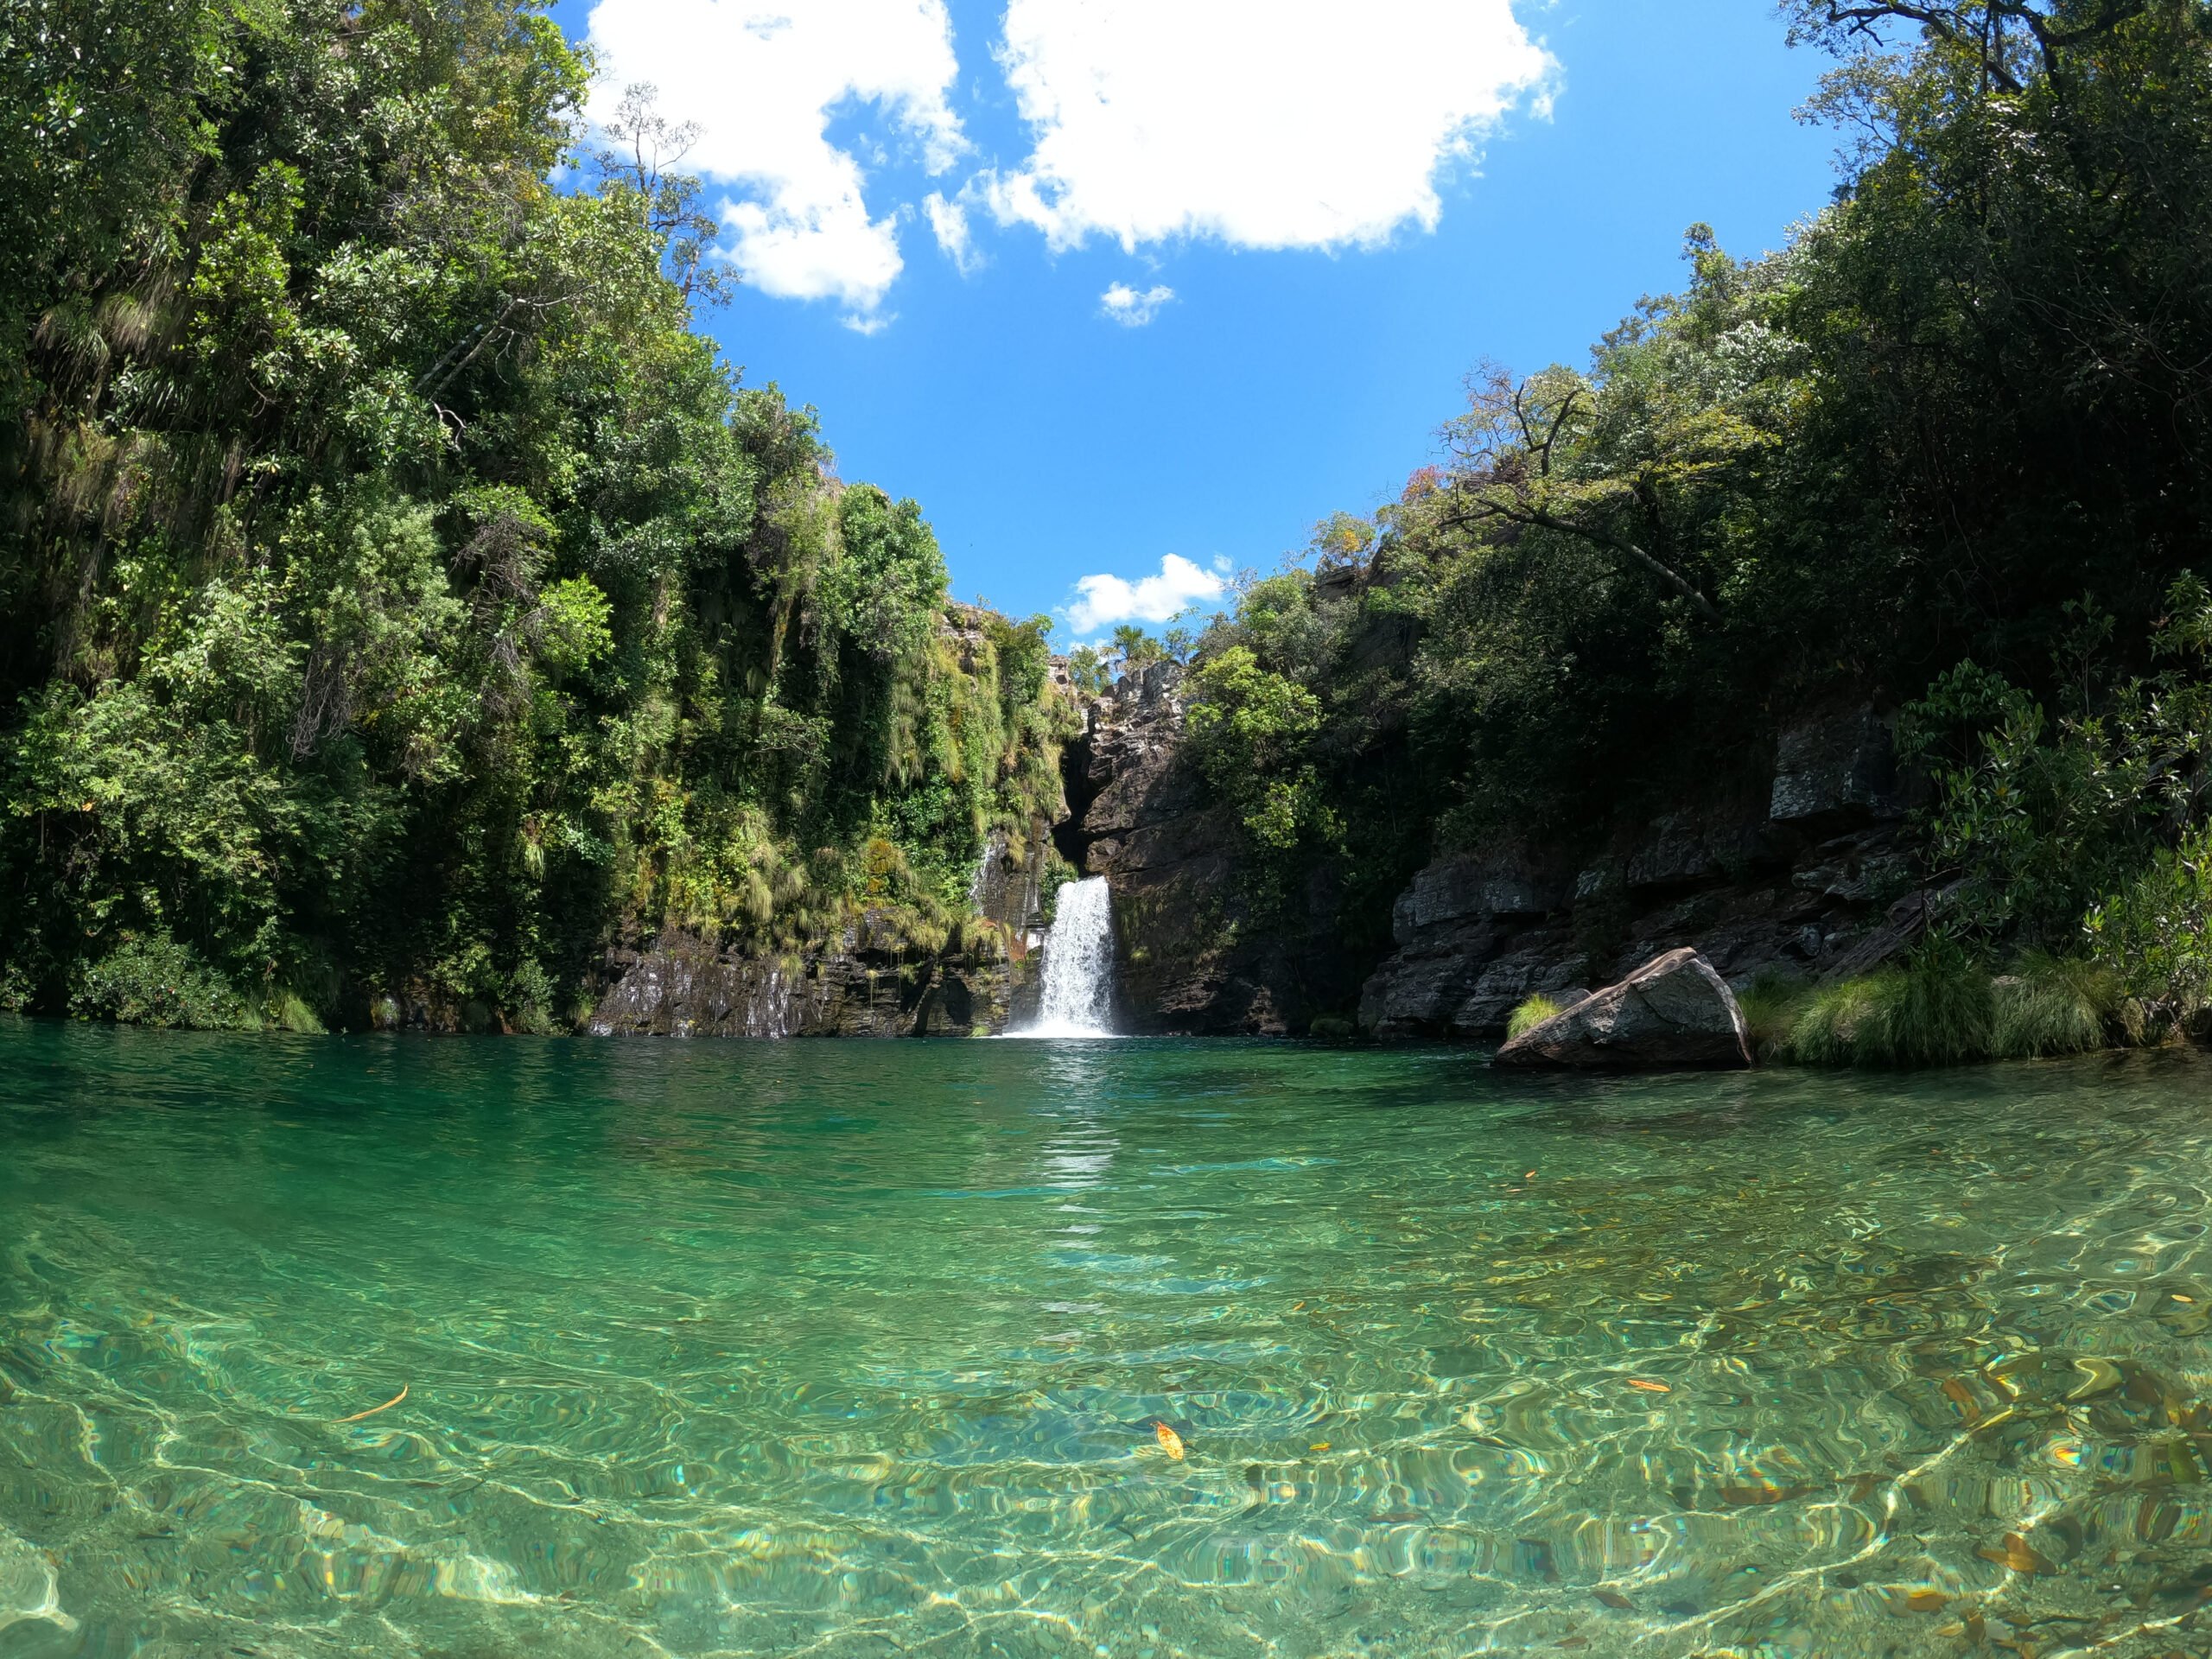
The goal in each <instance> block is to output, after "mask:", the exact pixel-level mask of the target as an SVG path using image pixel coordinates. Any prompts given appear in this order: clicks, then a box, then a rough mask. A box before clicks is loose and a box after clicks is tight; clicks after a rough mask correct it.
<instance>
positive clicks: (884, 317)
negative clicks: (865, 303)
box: [837, 311, 899, 335]
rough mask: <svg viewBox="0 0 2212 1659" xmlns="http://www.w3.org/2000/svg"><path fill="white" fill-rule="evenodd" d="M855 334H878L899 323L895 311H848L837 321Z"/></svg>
mask: <svg viewBox="0 0 2212 1659" xmlns="http://www.w3.org/2000/svg"><path fill="white" fill-rule="evenodd" d="M837 321H840V322H842V323H843V324H844V325H845V327H848V328H849V329H851V330H852V331H853V332H854V333H855V334H870V335H873V334H881V333H882V332H883V331H884V330H885V329H887V328H888V327H890V326H891V325H892V324H893V323H894V322H896V321H899V314H898V313H897V312H896V311H849V312H847V313H846V314H845V315H843V316H842V317H840V318H838V319H837Z"/></svg>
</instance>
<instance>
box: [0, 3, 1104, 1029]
mask: <svg viewBox="0 0 2212 1659" xmlns="http://www.w3.org/2000/svg"><path fill="white" fill-rule="evenodd" d="M585 83H586V66H585V64H584V63H583V62H582V61H581V60H580V59H579V58H578V56H577V55H576V54H575V53H574V52H573V51H571V49H570V48H569V47H568V46H567V45H566V44H565V43H564V41H563V38H562V35H561V34H560V31H559V30H558V29H556V27H555V26H554V24H553V23H552V22H550V20H548V19H547V18H546V17H544V16H542V15H541V14H540V10H539V9H538V7H537V5H536V4H535V3H533V0H176V3H173V4H163V5H158V6H148V5H143V4H138V3H132V0H22V3H19V4H16V5H12V6H10V7H8V8H6V9H5V10H0V107H4V108H6V109H7V110H9V111H10V120H9V121H8V123H7V124H6V129H5V130H4V131H0V1003H4V1004H9V1005H14V1006H18V1007H23V1006H29V1007H44V1008H52V1009H59V1008H63V1007H67V1008H73V1009H75V1010H78V1011H79V1012H84V1013H95V1014H112V1015H117V1016H120V1017H124V1018H132V1019H145V1020H162V1021H171V1022H183V1023H193V1024H238V1023H251V1022H253V1021H255V1020H263V1019H277V1020H284V1021H287V1022H289V1023H294V1024H302V1025H304V1024H308V1023H310V1022H312V1021H315V1020H333V1019H347V1020H353V1019H358V1018H360V1017H363V1016H364V1015H365V1013H366V1012H367V1010H368V1009H369V1007H371V1005H372V1002H375V1001H383V1000H385V999H394V998H406V999H412V1000H415V1001H418V1002H421V1003H423V1004H426V1005H428V1006H429V1007H433V1008H440V1009H443V1010H446V1011H448V1013H449V1014H461V1012H462V1011H466V1017H467V1018H468V1019H469V1020H473V1021H475V1022H486V1023H488V1022H492V1021H495V1020H496V1021H500V1022H504V1023H506V1024H509V1025H512V1026H518V1027H549V1026H553V1025H557V1024H560V1023H563V1022H564V1021H566V1020H569V1019H571V1018H573V1017H574V1015H575V1012H576V1001H577V998H578V997H579V995H581V994H582V988H583V987H584V983H585V979H586V976H587V975H588V970H589V969H590V967H591V965H592V963H594V961H595V960H596V959H598V957H600V956H601V955H602V954H603V951H604V949H605V947H606V945H607V944H608V942H609V941H610V939H612V938H614V937H615V936H617V935H618V934H620V932H622V931H625V930H626V929H643V930H645V931H651V930H652V929H654V928H656V927H658V926H659V925H662V924H663V923H664V921H676V922H681V923H684V924H687V925H693V926H696V927H700V928H703V929H706V930H709V931H717V932H720V933H721V934H722V935H724V936H725V937H728V938H732V939H734V940H735V941H737V942H738V943H740V944H747V945H750V946H752V947H754V948H758V949H761V950H776V949H791V948H795V947H797V946H799V945H801V944H804V943H806V942H808V941H810V940H818V939H821V938H825V937H829V936H831V935H833V934H834V933H835V932H836V930H837V929H838V928H839V927H840V926H842V923H843V920H844V918H846V916H847V915H848V914H849V912H851V911H852V910H853V908H854V907H855V906H861V905H868V906H876V907H879V908H880V909H881V910H882V911H883V912H885V913H886V914H887V915H888V916H889V917H890V918H892V920H893V925H896V926H903V927H904V928H905V930H906V936H907V937H908V938H910V939H912V941H913V942H914V943H915V944H917V945H918V946H920V947H922V948H934V947H935V946H937V945H938V944H942V943H943V942H944V938H945V935H946V932H947V931H948V929H949V928H951V927H953V926H956V925H957V924H958V923H959V921H960V920H961V918H962V915H963V912H964V911H965V908H966V905H967V898H966V895H967V891H968V887H969V880H970V878H971V876H972V874H973V871H974V868H975V865H976V857H977V855H978V852H979V849H980V847H981V844H982V837H983V836H985V834H986V833H987V832H988V829H990V828H991V826H992V825H993V824H994V823H1001V824H1004V825H1006V826H1008V827H1009V828H1011V829H1014V831H1015V832H1016V833H1020V832H1021V831H1023V830H1025V829H1027V824H1028V822H1029V819H1030V817H1031V815H1032V814H1033V812H1035V811H1037V810H1040V809H1049V808H1050V807H1051V806H1052V804H1054V803H1056V801H1057V798H1058V770H1057V765H1056V745H1057V743H1058V740H1059V738H1060V737H1061V736H1062V735H1064V734H1065V733H1064V725H1063V722H1064V721H1065V719H1066V718H1067V716H1066V715H1065V709H1063V707H1062V706H1061V704H1060V703H1059V702H1058V701H1057V700H1056V698H1055V696H1054V694H1053V693H1052V690H1051V689H1050V687H1049V685H1048V676H1047V667H1048V662H1047V657H1046V645H1045V639H1044V627H1043V624H1042V622H1041V620H1039V621H1033V622H1031V623H1028V624H1023V625H1020V626H1016V625H1013V624H1009V623H1007V622H1006V621H1005V620H1002V619H1000V618H997V617H994V616H989V615H987V614H983V613H970V612H967V611H964V610H958V609H955V608H952V607H948V605H947V603H946V597H945V572H944V563H943V560H942V558H941V557H940V556H939V553H938V548H937V544H936V542H935V540H934V538H933V537H932V536H931V532H930V529H929V526H928V525H927V524H925V522H924V521H923V519H922V518H921V516H920V514H919V512H918V509H917V508H916V506H915V505H914V504H913V503H912V502H911V501H893V500H891V499H888V498H887V496H886V495H885V494H884V493H882V492H880V491H879V490H876V489H874V488H873V487H871V486H866V485H856V486H845V485H843V484H842V483H841V482H840V481H839V480H838V479H837V478H836V474H835V473H834V471H833V469H832V466H831V461H830V456H829V452H828V451H827V450H826V449H825V448H824V447H823V442H822V440H821V437H820V435H819V433H818V430H817V425H816V421H815V418H814V415H813V412H812V411H811V410H795V409H793V408H791V406H790V405H789V404H786V403H785V400H784V398H783V397H782V396H781V395H780V394H779V392H778V391H776V390H775V388H774V387H772V386H771V387H768V388H766V389H746V388H742V387H741V385H740V384H739V382H738V380H737V378H736V377H735V375H734V372H732V371H731V370H730V369H728V367H727V366H726V365H723V364H722V363H721V362H719V361H718V360H717V359H716V358H715V355H714V353H713V352H712V350H711V348H710V347H709V346H708V345H707V344H706V343H705V342H704V341H703V340H702V339H701V338H700V337H699V336H698V335H696V334H695V333H693V332H692V329H691V327H690V322H691V314H690V306H691V304H692V303H693V302H694V301H695V300H707V299H711V298H712V297H713V294H714V290H715V286H716V277H717V273H716V272H715V270H714V269H713V268H712V265H711V262H710V261H709V259H708V258H707V257H706V254H705V251H704V246H703V243H702V238H701V234H700V228H701V226H702V219H701V218H700V215H699V213H697V211H696V207H695V205H694V193H695V192H696V185H695V184H694V183H693V182H692V181H689V180H686V179H683V177H682V176H681V175H677V174H674V173H672V172H671V171H669V170H668V169H667V168H666V167H665V166H664V162H665V160H666V159H667V158H666V157H665V156H664V155H663V153H662V149H661V146H662V145H663V144H664V143H665V142H666V141H667V140H669V138H670V137H671V135H669V134H668V133H667V132H666V130H665V129H664V127H663V126H662V125H661V124H658V122H657V121H656V120H655V119H654V118H653V117H652V113H651V111H650V107H649V105H646V104H645V103H644V102H643V101H641V100H639V99H632V101H631V103H630V104H629V105H627V106H626V110H625V114H624V119H623V121H622V122H621V123H620V124H618V125H617V128H616V130H615V131H614V132H613V135H611V136H612V138H613V140H614V142H613V144H612V146H611V149H610V153H608V154H606V155H603V156H598V157H596V158H593V157H588V156H580V155H578V154H577V146H578V144H579V142H580V140H581V137H582V128H581V126H580V124H579V122H578V119H577V109H578V102H579V99H580V97H581V95H582V92H583V89H584V86H585ZM16 111H22V112H23V119H22V121H21V122H18V121H17V120H16V118H15V113H14V112H16Z"/></svg>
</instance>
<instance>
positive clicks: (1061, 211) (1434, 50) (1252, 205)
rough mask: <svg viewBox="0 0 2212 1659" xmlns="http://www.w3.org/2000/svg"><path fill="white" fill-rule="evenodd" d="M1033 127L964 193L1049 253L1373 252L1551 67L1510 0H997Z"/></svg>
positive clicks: (1009, 71) (1411, 218) (1425, 204)
mask: <svg viewBox="0 0 2212 1659" xmlns="http://www.w3.org/2000/svg"><path fill="white" fill-rule="evenodd" d="M1000 60H1001V66H1002V67H1003V68H1004V69H1005V72H1006V76H1007V82H1008V84H1009V85H1010V86H1012V87H1013V89H1014V97H1015V100H1016V103H1017V105H1018V107H1019V108H1020V113H1021V116H1022V118H1023V119H1024V120H1026V121H1027V123H1028V124H1029V126H1030V129H1031V130H1032V132H1033V136H1034V139H1035V148H1034V149H1033V152H1032V154H1031V155H1030V156H1029V158H1028V160H1027V162H1024V163H1022V164H1021V165H1020V167H1018V168H1014V169H1013V170H1012V171H1010V172H1004V173H993V174H987V175H983V176H982V178H981V179H980V180H979V181H978V188H979V189H980V191H981V193H982V195H983V197H984V199H985V200H988V202H989V204H990V206H991V207H992V210H993V211H994V213H995V214H996V216H997V217H998V219H1000V220H1001V222H1002V223H1007V224H1015V223H1021V224H1028V225H1033V226H1036V227H1037V228H1038V229H1039V230H1040V231H1042V232H1044V233H1045V236H1046V240H1047V241H1048V242H1049V243H1050V244H1051V245H1052V246H1053V247H1054V248H1069V247H1074V246H1077V245H1080V244H1081V243H1083V242H1084V241H1085V240H1086V239H1088V238H1090V237H1091V236H1093V235H1101V236H1106V237H1110V238H1114V239H1116V240H1117V241H1119V242H1120V243H1121V244H1122V246H1123V247H1124V248H1125V249H1129V250H1134V249H1135V248H1136V247H1138V246H1139V245H1142V244H1145V243H1152V242H1160V241H1163V240H1167V239H1170V238H1178V237H1215V238H1220V239H1221V240H1223V241H1224V242H1228V243H1230V244H1232V245H1237V246H1242V247H1253V248H1325V247H1335V246H1339V245H1347V244H1373V243H1376V242H1380V241H1382V240H1383V239H1384V238H1388V237H1389V235H1390V233H1391V232H1393V231H1395V229H1397V228H1398V227H1399V226H1402V225H1405V224H1408V223H1413V224H1417V225H1420V226H1423V227H1427V228H1433V226H1434V225H1435V224H1436V220H1437V215H1438V213H1439V212H1440V202H1439V200H1438V197H1437V193H1436V185H1437V180H1438V176H1439V175H1440V172H1441V171H1442V170H1443V169H1444V168H1447V167H1449V166H1451V165H1452V164H1453V163H1454V162H1464V161H1466V160H1469V159H1471V157H1472V156H1473V153H1474V147H1475V144H1476V142H1477V140H1478V139H1479V138H1480V137H1482V135H1483V134H1484V133H1485V132H1487V131H1489V130H1491V128H1492V127H1494V126H1495V125H1496V124H1497V121H1498V120H1499V119H1500V118H1502V117H1503V115H1504V114H1505V113H1506V111H1509V110H1510V109H1511V108H1513V107H1514V106H1515V105H1516V104H1518V103H1519V102H1521V101H1522V99H1527V98H1529V97H1531V96H1534V97H1535V98H1536V99H1539V100H1541V98H1542V96H1543V93H1544V89H1545V87H1546V86H1548V81H1549V78H1550V76H1551V74H1552V73H1553V70H1554V64H1553V62H1552V60H1551V59H1550V57H1549V56H1548V54H1546V53H1545V51H1544V50H1543V48H1541V46H1539V45H1538V44H1537V43H1536V41H1535V40H1534V39H1532V38H1531V37H1530V35H1529V33H1528V31H1527V30H1526V29H1523V28H1522V26H1521V24H1520V22H1519V21H1518V20H1517V19H1516V17H1515V16H1514V15H1513V8H1512V4H1511V0H1362V3H1360V4H1358V5H1345V4H1344V3H1342V0H1265V3H1258V0H1007V10H1006V33H1005V39H1004V41H1003V44H1002V45H1001V48H1000Z"/></svg>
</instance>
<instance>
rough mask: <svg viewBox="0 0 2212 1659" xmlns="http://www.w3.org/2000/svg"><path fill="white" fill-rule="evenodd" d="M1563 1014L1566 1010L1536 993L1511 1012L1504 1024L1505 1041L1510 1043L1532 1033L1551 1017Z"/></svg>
mask: <svg viewBox="0 0 2212 1659" xmlns="http://www.w3.org/2000/svg"><path fill="white" fill-rule="evenodd" d="M1565 1012H1566V1009H1565V1008H1564V1007H1562V1006H1561V1005H1560V1003H1559V1002H1558V1001H1555V1000H1554V999H1553V998H1551V997H1548V996H1546V995H1544V994H1543V993H1542V992H1541V991H1538V992H1537V993H1536V994H1535V995H1534V996H1532V997H1530V998H1529V1000H1528V1001H1525V1002H1523V1003H1522V1005H1521V1006H1520V1007H1517V1008H1516V1009H1514V1010H1513V1014H1512V1016H1511V1018H1510V1019H1508V1020H1506V1022H1505V1040H1506V1041H1507V1042H1509V1043H1510V1042H1511V1041H1512V1040H1513V1039H1515V1038H1516V1037H1519V1036H1522V1035H1523V1034H1524V1033H1528V1032H1531V1031H1534V1030H1535V1028H1536V1027H1538V1026H1541V1025H1542V1024H1543V1023H1544V1021H1545V1020H1548V1019H1550V1018H1552V1016H1553V1015H1554V1014H1563V1013H1565Z"/></svg>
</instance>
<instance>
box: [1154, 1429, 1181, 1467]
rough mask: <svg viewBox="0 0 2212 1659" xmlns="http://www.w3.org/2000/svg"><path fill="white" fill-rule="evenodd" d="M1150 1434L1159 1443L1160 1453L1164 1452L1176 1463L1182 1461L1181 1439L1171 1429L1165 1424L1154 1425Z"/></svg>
mask: <svg viewBox="0 0 2212 1659" xmlns="http://www.w3.org/2000/svg"><path fill="white" fill-rule="evenodd" d="M1152 1432H1153V1434H1154V1437H1155V1438H1156V1439H1158V1440H1159V1441H1160V1450H1161V1451H1163V1452H1166V1454H1167V1455H1168V1456H1169V1457H1171V1458H1173V1459H1175V1461H1176V1462H1178V1463H1180V1462H1182V1461H1183V1437H1182V1436H1181V1435H1180V1434H1178V1433H1176V1432H1175V1431H1174V1430H1173V1429H1172V1428H1170V1427H1167V1425H1166V1424H1165V1423H1154V1425H1153V1426H1152Z"/></svg>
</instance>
